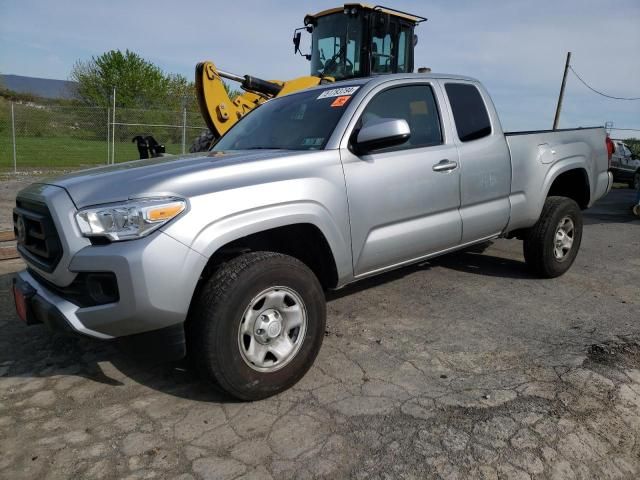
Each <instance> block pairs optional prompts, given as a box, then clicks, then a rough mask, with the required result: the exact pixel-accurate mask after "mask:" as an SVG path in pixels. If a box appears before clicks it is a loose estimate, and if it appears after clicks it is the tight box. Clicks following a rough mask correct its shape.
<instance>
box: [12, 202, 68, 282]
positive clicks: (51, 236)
mask: <svg viewBox="0 0 640 480" xmlns="http://www.w3.org/2000/svg"><path fill="white" fill-rule="evenodd" d="M13 231H14V234H15V236H16V240H17V243H18V251H19V252H20V254H21V255H22V256H23V257H24V259H25V260H26V261H27V262H28V263H30V264H31V265H33V266H34V267H36V268H39V269H40V270H43V271H45V272H49V273H50V272H53V270H54V269H55V268H56V266H57V265H58V262H60V258H61V257H62V245H61V244H60V238H59V237H58V231H57V230H56V227H55V225H54V223H53V220H52V218H51V213H49V209H48V208H47V206H46V205H45V204H44V203H40V202H34V201H32V200H25V199H21V198H18V199H16V208H14V209H13Z"/></svg>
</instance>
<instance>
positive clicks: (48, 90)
mask: <svg viewBox="0 0 640 480" xmlns="http://www.w3.org/2000/svg"><path fill="white" fill-rule="evenodd" d="M0 85H3V86H4V87H6V88H8V89H9V90H13V91H14V92H18V93H30V94H31V95H36V96H38V97H44V98H65V99H68V98H73V93H74V92H75V89H76V82H70V81H67V80H54V79H52V78H37V77H24V76H22V75H0Z"/></svg>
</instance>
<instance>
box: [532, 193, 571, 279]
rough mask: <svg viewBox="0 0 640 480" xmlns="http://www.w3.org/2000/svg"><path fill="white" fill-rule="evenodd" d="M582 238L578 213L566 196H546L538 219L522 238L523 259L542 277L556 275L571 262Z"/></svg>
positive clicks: (565, 269)
mask: <svg viewBox="0 0 640 480" xmlns="http://www.w3.org/2000/svg"><path fill="white" fill-rule="evenodd" d="M581 240H582V213H581V211H580V207H579V206H578V204H577V203H576V202H575V201H573V200H572V199H570V198H566V197H548V198H547V200H546V201H545V203H544V207H543V208H542V213H541V214H540V218H539V219H538V222H537V223H536V224H535V225H534V226H533V227H531V228H530V229H529V230H528V231H527V232H526V234H525V237H524V244H523V247H524V259H525V261H526V262H527V264H528V265H529V267H530V268H531V269H532V270H533V271H534V272H535V273H536V274H538V275H540V276H541V277H543V278H553V277H559V276H560V275H562V274H563V273H565V272H566V271H567V270H569V267H571V265H572V264H573V261H574V260H575V258H576V255H577V254H578V250H579V249H580V242H581Z"/></svg>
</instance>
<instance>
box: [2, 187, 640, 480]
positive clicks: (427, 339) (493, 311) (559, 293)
mask: <svg viewBox="0 0 640 480" xmlns="http://www.w3.org/2000/svg"><path fill="white" fill-rule="evenodd" d="M632 199H633V193H632V192H631V191H630V190H623V189H620V190H614V191H613V192H612V193H611V194H610V195H609V196H608V197H607V198H605V199H604V200H603V201H602V202H600V203H599V204H598V205H596V207H595V208H594V209H592V210H590V211H588V212H587V214H586V217H585V232H584V237H583V243H582V248H581V251H580V253H579V255H578V257H577V260H576V263H575V264H574V266H573V267H572V269H571V270H570V271H569V272H568V273H567V274H566V275H564V276H563V277H561V278H558V279H554V280H539V279H536V278H533V277H532V276H530V275H529V273H528V272H527V270H526V269H525V266H524V264H523V258H522V253H521V243H520V242H519V241H517V240H499V241H496V242H494V243H492V244H491V245H487V246H485V247H483V248H482V249H476V250H467V251H465V252H461V253H456V254H451V255H447V256H445V257H441V258H439V259H435V260H433V261H429V262H425V263H424V264H421V265H418V266H414V267H410V268H405V269H402V270H399V271H396V272H392V273H390V274H387V275H384V276H381V277H377V278H374V279H371V280H368V281H365V282H363V283H360V284H357V285H354V286H352V287H350V288H348V289H346V290H344V291H338V292H331V293H329V294H328V297H329V298H328V300H329V303H328V305H329V308H328V327H327V332H326V336H325V339H324V345H323V347H322V351H321V353H320V356H319V357H318V359H317V361H316V364H315V365H314V367H313V368H312V369H311V370H310V372H309V373H308V374H307V376H306V377H305V378H304V379H303V380H302V381H301V382H300V383H299V384H298V385H296V386H295V387H294V388H293V389H291V390H290V391H287V392H285V393H284V394H281V395H279V396H277V397H274V398H271V399H268V400H264V401H260V402H255V403H237V402H234V401H232V400H229V399H228V398H225V397H223V396H221V395H220V394H218V393H216V392H215V391H214V390H212V389H211V388H210V387H209V386H208V385H207V384H205V383H203V382H202V381H201V380H199V379H198V377H197V376H196V375H195V374H194V373H193V372H191V371H190V370H189V368H188V367H187V364H186V363H184V362H183V363H174V364H164V365H148V364H141V363H139V362H137V361H135V360H132V359H130V358H128V357H125V356H123V355H122V354H120V353H118V352H117V351H116V350H115V349H114V348H113V347H112V346H111V345H109V344H103V343H94V342H91V341H88V340H85V339H79V338H69V337H63V336H59V335H53V336H52V335H51V334H50V333H49V332H48V331H47V330H46V329H45V328H44V327H42V326H35V327H26V326H25V325H23V324H22V323H20V321H19V320H18V319H17V317H16V315H15V314H14V312H13V304H12V300H11V298H10V278H11V275H10V273H6V274H4V275H2V276H0V311H1V312H2V315H0V478H7V479H9V478H10V479H23V478H24V479H34V478H46V479H68V478H86V479H93V478H95V479H101V478H105V479H112V478H127V479H147V478H149V479H150V478H175V479H181V480H187V479H235V478H247V479H248V478H256V479H263V478H266V479H269V478H273V479H281V478H303V479H304V478H332V479H334V478H355V479H393V478H403V479H423V478H445V479H456V478H479V479H496V478H498V479H502V478H505V479H528V478H553V479H573V478H575V479H580V478H584V479H592V478H638V477H639V476H640V323H639V320H640V221H639V220H634V219H633V217H632V216H631V215H630V214H629V211H628V209H629V206H630V205H631V203H632ZM482 250H484V251H482ZM7 265H8V266H7ZM15 266H16V264H15V263H14V264H6V265H5V266H4V267H3V268H4V271H5V272H7V271H8V270H11V269H12V268H13V267H15Z"/></svg>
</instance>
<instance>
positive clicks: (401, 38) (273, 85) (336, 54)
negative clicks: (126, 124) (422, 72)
mask: <svg viewBox="0 0 640 480" xmlns="http://www.w3.org/2000/svg"><path fill="white" fill-rule="evenodd" d="M425 20H426V18H423V17H419V16H416V15H412V14H409V13H405V12H401V11H399V10H394V9H392V8H386V7H380V6H376V7H372V6H369V5H364V4H361V3H347V4H345V5H344V6H342V7H338V8H332V9H330V10H325V11H323V12H320V13H316V14H315V15H307V16H306V17H305V19H304V25H305V26H304V27H301V28H298V29H296V30H295V31H294V35H293V44H294V49H295V52H296V53H298V52H300V40H301V37H302V31H303V30H304V31H307V32H309V33H310V34H311V53H309V54H306V55H303V56H304V57H306V58H307V60H309V61H310V63H311V75H308V76H304V77H299V78H294V79H291V80H286V81H282V80H262V79H260V78H257V77H253V76H251V75H236V74H234V73H230V72H225V71H224V70H221V69H219V68H218V67H217V66H216V65H215V64H214V63H213V62H209V61H206V62H201V63H198V65H197V66H196V78H195V80H196V81H195V85H196V97H197V99H198V104H199V106H200V111H201V112H202V116H203V118H204V120H205V122H206V124H207V127H208V130H206V131H204V132H202V134H201V135H200V136H199V137H198V138H197V139H196V140H195V141H194V143H193V145H192V146H191V148H190V149H189V151H191V152H200V151H204V150H207V149H208V148H209V147H210V145H211V144H212V142H214V141H215V140H216V139H218V138H220V137H221V136H222V135H224V133H225V132H226V131H227V130H229V129H230V128H231V127H232V126H233V125H235V123H236V122H237V121H238V120H240V119H241V118H242V117H243V116H244V115H246V114H247V113H249V112H250V111H251V110H253V109H254V108H256V107H258V106H260V105H261V104H263V103H264V102H266V101H268V100H269V99H271V98H274V97H278V96H281V95H286V94H288V93H291V92H296V91H298V90H304V89H305V88H311V87H314V86H317V85H319V84H321V83H326V82H334V81H339V80H344V79H348V78H356V77H368V76H370V75H378V74H384V73H402V72H412V71H413V48H414V46H415V44H416V41H417V37H416V36H415V35H414V33H413V31H414V29H415V27H416V26H417V25H418V24H419V23H420V22H424V21H425ZM223 79H226V80H232V81H234V82H238V83H239V84H240V88H242V90H243V91H244V92H241V93H238V94H237V95H235V96H233V98H230V97H229V94H228V91H227V88H226V85H225V83H224V82H223Z"/></svg>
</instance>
